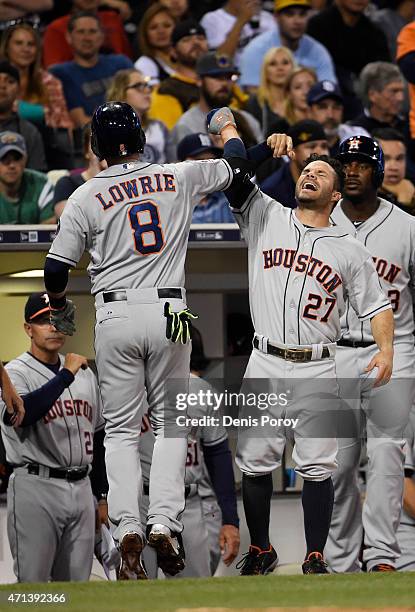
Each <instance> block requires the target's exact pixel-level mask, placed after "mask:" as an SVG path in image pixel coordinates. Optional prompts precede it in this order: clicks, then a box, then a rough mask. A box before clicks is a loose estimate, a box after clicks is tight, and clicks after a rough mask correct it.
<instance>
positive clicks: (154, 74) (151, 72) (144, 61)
mask: <svg viewBox="0 0 415 612" xmlns="http://www.w3.org/2000/svg"><path fill="white" fill-rule="evenodd" d="M134 68H135V69H136V70H140V72H142V73H143V75H144V76H149V77H151V80H152V82H153V83H154V82H155V81H158V80H159V68H158V66H157V64H156V63H155V62H154V61H153V60H152V59H151V57H147V55H142V56H141V57H139V58H138V60H137V61H136V62H135V64H134Z"/></svg>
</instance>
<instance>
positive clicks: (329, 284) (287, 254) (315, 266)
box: [263, 248, 342, 293]
mask: <svg viewBox="0 0 415 612" xmlns="http://www.w3.org/2000/svg"><path fill="white" fill-rule="evenodd" d="M296 253H297V252H296V251H295V250H294V249H279V248H277V249H269V250H267V251H263V256H264V270H270V269H271V268H278V267H283V268H288V269H289V268H293V270H294V271H295V272H299V273H300V274H301V273H306V274H307V276H310V277H311V278H315V279H316V280H317V281H318V282H319V283H321V285H322V286H323V287H324V289H325V291H327V293H333V291H335V290H336V289H337V287H339V286H340V285H341V284H342V279H341V278H340V276H339V275H338V274H337V272H334V271H333V268H332V267H331V266H329V265H328V264H325V263H324V262H323V261H321V260H320V259H317V257H311V256H310V255H308V254H307V253H300V254H299V255H297V257H296Z"/></svg>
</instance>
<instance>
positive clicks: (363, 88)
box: [351, 62, 407, 135]
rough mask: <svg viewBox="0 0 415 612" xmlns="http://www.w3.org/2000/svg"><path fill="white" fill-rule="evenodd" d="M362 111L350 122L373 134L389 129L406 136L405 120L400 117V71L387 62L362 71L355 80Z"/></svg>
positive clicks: (401, 101) (402, 95)
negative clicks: (356, 80)
mask: <svg viewBox="0 0 415 612" xmlns="http://www.w3.org/2000/svg"><path fill="white" fill-rule="evenodd" d="M359 88H360V94H361V98H362V100H363V104H364V107H365V108H364V111H363V113H361V114H360V115H358V116H357V117H356V118H355V119H353V120H352V121H351V123H353V124H354V125H358V126H361V127H363V128H365V130H367V131H368V132H369V133H370V134H371V133H372V131H373V130H375V129H377V128H383V127H393V128H395V129H397V130H399V131H400V132H402V134H404V135H405V134H406V132H407V127H406V123H407V121H406V119H405V118H404V117H403V116H402V115H401V111H402V107H403V103H404V98H405V93H404V82H403V78H402V75H401V73H400V70H399V68H398V67H397V66H395V64H390V63H389V62H373V63H372V64H368V65H367V66H365V68H364V69H363V70H362V72H361V74H360V80H359Z"/></svg>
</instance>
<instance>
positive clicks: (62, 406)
mask: <svg viewBox="0 0 415 612" xmlns="http://www.w3.org/2000/svg"><path fill="white" fill-rule="evenodd" d="M64 416H68V417H69V416H79V417H85V418H86V419H88V421H89V422H90V423H92V406H91V405H90V404H89V403H88V402H87V401H85V400H80V399H74V400H71V399H68V400H63V401H62V400H60V399H58V400H56V402H55V403H54V404H53V406H52V408H51V409H50V410H49V412H48V413H47V414H46V415H45V416H44V417H43V422H44V423H50V422H51V421H54V420H55V419H56V418H58V417H59V418H63V417H64Z"/></svg>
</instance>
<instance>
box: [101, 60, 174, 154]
mask: <svg viewBox="0 0 415 612" xmlns="http://www.w3.org/2000/svg"><path fill="white" fill-rule="evenodd" d="M152 89H153V86H152V85H151V84H150V77H145V76H144V75H143V74H142V73H141V72H140V71H139V70H136V69H135V68H131V69H129V70H120V71H119V72H117V74H116V75H115V76H114V79H113V80H112V82H111V84H110V86H109V88H108V92H107V100H119V101H120V102H127V103H128V104H129V105H130V106H132V107H133V109H134V110H135V111H136V113H137V114H138V116H139V117H140V121H141V125H142V127H143V129H144V132H145V135H146V144H145V146H144V152H143V153H142V155H141V158H140V159H141V160H142V161H146V162H149V163H151V164H164V163H165V162H166V154H167V139H168V135H169V133H168V130H167V128H166V126H165V125H164V123H162V122H161V121H157V120H156V119H149V118H148V114H147V113H148V110H149V108H150V105H151V92H152Z"/></svg>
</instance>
